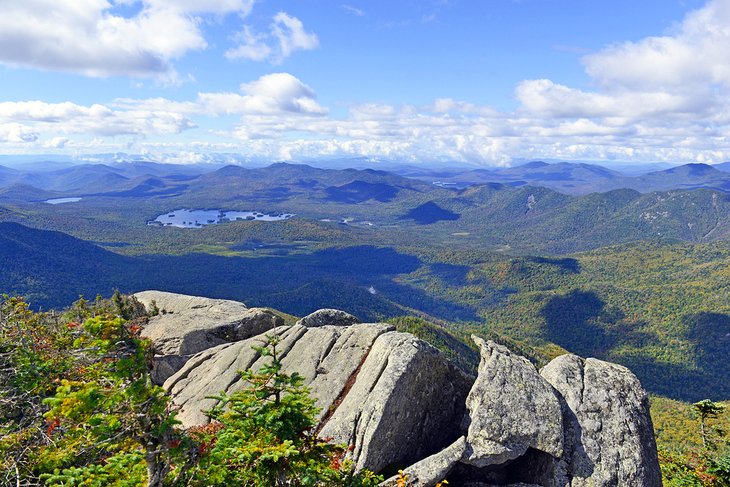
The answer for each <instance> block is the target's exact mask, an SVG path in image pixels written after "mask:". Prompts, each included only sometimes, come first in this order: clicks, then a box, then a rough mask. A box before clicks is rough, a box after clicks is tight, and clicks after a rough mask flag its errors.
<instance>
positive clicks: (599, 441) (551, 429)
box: [140, 291, 661, 487]
mask: <svg viewBox="0 0 730 487" xmlns="http://www.w3.org/2000/svg"><path fill="white" fill-rule="evenodd" d="M155 293H157V292H149V291H148V292H146V293H142V294H141V295H140V296H141V297H144V302H145V303H146V304H149V303H150V301H151V300H152V299H155V300H156V301H157V302H158V303H160V299H162V301H163V302H164V303H166V304H167V305H168V306H169V308H170V309H174V312H173V313H168V314H165V315H161V316H159V317H157V318H152V319H151V320H150V323H149V325H148V329H146V330H145V333H147V336H149V337H150V338H151V339H152V340H153V342H154V343H155V344H156V346H157V347H156V348H157V351H158V356H156V359H155V361H156V363H159V364H163V363H164V364H168V365H169V364H170V363H173V365H174V367H172V368H170V367H168V368H167V369H165V371H166V372H165V374H162V375H159V377H163V375H167V377H165V382H164V387H165V388H166V389H167V390H168V391H169V392H170V394H171V395H172V398H173V404H174V405H175V406H176V407H177V408H178V409H179V416H178V418H179V419H180V420H181V421H182V422H183V426H185V427H189V426H193V425H197V424H202V423H206V422H207V421H208V418H207V416H206V415H205V413H204V412H203V411H205V410H208V409H210V408H212V407H213V406H214V405H215V400H214V399H211V398H210V396H215V395H217V394H219V393H220V392H221V391H225V392H228V393H230V392H233V391H235V390H237V389H240V388H241V387H244V384H243V383H242V382H241V380H240V378H239V373H238V372H239V371H240V370H245V369H258V368H259V367H260V366H261V365H262V364H263V363H264V361H265V360H267V359H266V358H265V357H261V356H259V354H258V353H257V352H256V351H255V350H254V349H253V348H252V347H253V346H254V345H260V344H261V343H262V341H263V340H264V339H265V335H269V336H272V335H273V336H277V337H279V339H280V342H279V345H278V346H277V349H278V351H279V353H280V356H281V361H282V365H283V370H284V371H285V372H287V373H293V372H297V373H299V374H300V375H301V376H303V377H304V380H305V383H306V385H307V386H308V387H310V388H311V391H312V395H313V397H314V398H315V399H316V400H317V405H318V407H320V408H321V412H320V416H319V420H320V424H319V426H318V434H319V435H320V436H321V437H323V438H332V439H333V441H335V442H338V443H344V444H347V445H350V446H351V449H350V453H349V455H350V457H351V459H352V460H353V461H354V462H355V465H356V466H357V468H358V469H363V468H367V469H371V470H374V471H376V472H378V471H382V470H384V469H385V470H389V469H392V468H394V467H398V468H402V467H407V468H406V469H405V472H406V474H407V475H408V483H409V485H414V486H433V485H435V484H436V483H437V482H438V481H440V480H443V479H444V478H448V479H449V482H450V483H449V485H455V486H458V485H470V486H473V487H477V486H489V485H523V486H524V485H529V486H543V487H579V486H605V487H608V486H646V487H654V486H660V485H661V475H660V470H659V464H658V460H657V454H656V446H655V443H654V436H653V428H652V424H651V418H650V417H649V409H648V401H647V397H646V393H645V392H644V390H643V388H642V387H641V384H640V383H639V381H638V380H637V379H636V377H635V376H634V375H633V374H632V373H631V372H630V371H629V370H628V369H626V368H624V367H620V366H617V365H614V364H609V363H606V362H602V361H599V360H595V359H586V360H584V359H582V358H580V357H577V356H574V355H565V356H562V357H558V358H556V359H555V360H553V361H552V362H551V363H550V364H548V365H547V366H546V367H544V368H543V369H542V370H541V371H539V372H538V371H537V370H536V369H535V367H534V366H533V365H532V364H531V363H530V362H529V361H528V360H527V359H525V358H523V357H520V356H517V355H515V354H513V353H512V352H511V351H509V350H508V349H506V348H505V347H502V346H500V345H498V344H495V343H493V342H485V341H483V340H481V339H480V338H478V337H473V339H474V341H475V342H476V344H477V345H478V346H479V348H480V352H481V363H480V365H479V369H478V375H477V377H470V376H468V375H466V374H464V373H463V372H461V371H460V370H459V369H458V368H457V367H455V366H454V365H452V364H451V363H450V362H449V361H448V360H447V359H446V358H445V357H444V356H443V355H442V354H441V353H440V352H439V351H438V350H436V349H435V348H433V347H432V346H430V345H429V344H427V343H425V342H423V341H422V340H419V339H418V338H416V337H414V336H412V335H410V334H407V333H399V332H396V331H395V330H394V329H393V327H392V326H390V325H387V324H382V323H366V324H361V323H357V320H356V319H355V318H354V317H351V316H349V315H344V314H341V312H336V311H335V310H327V311H326V312H319V313H316V314H313V315H312V316H310V317H305V318H304V319H302V320H300V321H299V322H297V324H295V325H284V326H280V325H281V323H282V321H280V319H276V318H278V317H277V316H276V315H275V313H273V312H271V311H267V310H260V311H257V312H256V313H254V314H256V315H257V316H258V318H257V319H252V318H251V316H250V315H251V313H250V310H249V309H247V308H245V306H243V305H242V304H240V303H233V304H232V302H220V300H209V302H206V301H200V299H204V298H196V299H192V298H191V297H186V296H179V295H170V294H169V293H159V296H158V295H157V294H155ZM163 294H164V295H163ZM185 303H188V304H189V306H188V308H186V306H187V305H186V304H185ZM158 306H159V304H158ZM205 309H211V310H215V313H209V314H207V315H206V317H205V318H201V317H198V318H196V319H186V318H185V316H188V315H189V314H190V313H193V314H200V313H201V312H204V310H205ZM224 309H228V311H230V313H227V312H225V311H222V310H224ZM264 312H265V313H264ZM262 313H264V314H262ZM266 313H269V314H266ZM176 319H177V320H180V321H181V324H180V325H179V326H175V320H176ZM183 322H184V326H183ZM162 325H165V326H162ZM161 330H167V331H161ZM171 336H174V337H175V340H174V341H175V343H187V344H188V345H187V347H188V348H185V350H182V349H180V347H177V348H176V347H170V346H169V344H170V343H171V339H170V338H171ZM211 337H213V338H214V339H213V338H211ZM196 348H197V350H199V351H198V353H195V354H192V353H190V352H189V351H190V350H196ZM186 351H188V353H183V352H186ZM170 357H175V358H174V360H172V359H171V358H170ZM156 367H158V369H159V368H160V366H157V365H156ZM173 369H174V370H173ZM160 370H161V369H160ZM408 465H410V466H408ZM383 485H384V486H395V485H397V481H396V479H395V478H392V479H389V480H387V481H385V482H384V483H383Z"/></svg>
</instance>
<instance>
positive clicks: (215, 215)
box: [147, 209, 294, 228]
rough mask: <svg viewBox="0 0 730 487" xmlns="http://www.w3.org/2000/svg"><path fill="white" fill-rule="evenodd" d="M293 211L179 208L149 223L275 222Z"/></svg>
mask: <svg viewBox="0 0 730 487" xmlns="http://www.w3.org/2000/svg"><path fill="white" fill-rule="evenodd" d="M293 216H294V214H293V213H272V214H266V213H261V212H260V211H223V210H186V209H179V210H173V211H170V212H168V213H164V214H162V215H160V216H158V217H157V218H155V219H154V220H153V221H151V222H147V224H148V225H158V226H162V227H178V228H201V227H204V226H205V225H216V224H218V223H225V222H228V221H235V220H260V221H266V222H274V221H279V220H287V219H289V218H291V217H293Z"/></svg>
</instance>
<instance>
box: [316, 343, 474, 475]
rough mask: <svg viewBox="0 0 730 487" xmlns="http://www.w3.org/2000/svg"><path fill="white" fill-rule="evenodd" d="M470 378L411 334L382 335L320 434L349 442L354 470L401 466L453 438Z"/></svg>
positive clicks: (457, 434)
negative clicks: (351, 448)
mask: <svg viewBox="0 0 730 487" xmlns="http://www.w3.org/2000/svg"><path fill="white" fill-rule="evenodd" d="M472 381H473V378H471V377H469V376H467V375H465V374H464V373H463V372H461V371H460V370H459V369H458V368H457V367H456V366H454V365H453V364H451V363H450V362H449V361H448V360H446V359H445V358H444V357H443V355H441V353H440V352H439V351H438V350H436V349H435V348H433V347H432V346H431V345H429V344H427V343H425V342H424V341H422V340H419V339H418V338H416V337H414V336H413V335H410V334H408V333H398V332H391V333H386V334H383V335H381V336H380V337H378V339H377V340H376V341H375V343H374V344H373V347H372V349H371V350H370V353H369V354H368V356H367V359H366V360H365V362H364V363H363V365H362V368H361V370H360V372H359V374H358V376H357V380H356V381H355V383H354V385H353V386H352V388H351V390H350V391H349V392H348V394H347V395H346V396H345V397H344V400H343V401H342V403H341V404H340V405H339V407H338V408H337V409H336V411H335V412H334V414H333V415H332V417H331V418H329V420H328V421H327V422H326V423H325V424H324V426H323V427H322V429H321V432H320V434H321V436H323V437H333V438H335V441H338V442H344V443H346V444H348V445H353V446H354V449H353V450H352V452H351V456H352V458H353V460H354V461H355V463H356V468H357V469H364V468H367V469H370V470H373V471H375V472H378V471H380V470H382V469H383V468H385V467H387V466H389V465H392V464H401V465H402V464H405V465H407V464H409V463H411V462H414V461H417V460H419V459H421V458H423V457H424V456H427V455H430V454H432V453H435V452H437V451H439V450H440V449H442V448H443V447H445V446H447V445H449V444H450V443H452V442H453V441H454V440H455V439H456V438H458V436H459V435H460V434H461V433H460V431H459V426H458V425H459V422H460V420H461V418H462V416H463V414H464V400H465V398H466V395H467V393H468V391H469V388H470V386H471V384H472Z"/></svg>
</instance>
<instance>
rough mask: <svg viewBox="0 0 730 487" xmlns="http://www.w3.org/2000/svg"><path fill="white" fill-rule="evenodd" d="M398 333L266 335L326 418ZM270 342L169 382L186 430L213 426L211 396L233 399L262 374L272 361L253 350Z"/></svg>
mask: <svg viewBox="0 0 730 487" xmlns="http://www.w3.org/2000/svg"><path fill="white" fill-rule="evenodd" d="M392 329H393V327H392V326H391V325H384V324H368V325H358V326H352V327H329V326H325V327H320V328H307V327H304V326H300V325H295V326H282V327H277V328H275V329H272V330H269V331H268V332H267V333H266V335H269V336H276V337H278V338H279V339H280V343H279V344H278V345H277V353H278V354H279V357H280V360H281V362H282V371H283V372H284V373H287V374H291V373H293V372H297V373H299V374H300V375H301V376H302V378H303V379H304V384H305V385H306V386H308V387H310V388H311V395H312V397H313V398H314V399H315V400H316V405H317V407H319V408H320V413H319V418H320V419H322V418H324V416H325V415H326V414H327V413H328V411H329V410H330V408H331V407H332V406H333V404H334V403H335V402H336V400H337V399H338V397H339V395H340V393H341V392H342V391H343V390H344V389H345V386H346V385H347V383H348V381H350V380H351V379H352V377H353V375H355V373H356V371H357V370H358V367H360V365H361V363H362V361H363V360H364V359H365V357H366V356H367V353H368V352H369V350H370V348H371V347H372V345H373V343H374V342H375V339H376V338H377V337H378V336H379V335H381V334H383V333H386V332H388V331H391V330H392ZM264 342H265V336H263V335H260V336H256V337H252V338H249V339H247V340H243V341H239V342H236V343H232V344H224V345H220V346H218V347H215V348H212V349H209V350H206V351H204V352H201V353H199V354H197V355H195V356H193V357H192V358H191V359H190V360H189V361H188V362H187V363H186V364H185V365H184V366H183V367H182V368H181V369H180V370H179V371H178V372H177V373H176V374H175V375H173V376H172V377H170V378H169V379H168V380H167V381H166V382H165V384H164V387H165V389H167V390H169V391H170V393H171V395H172V402H173V405H174V406H176V407H178V408H179V413H178V419H179V420H180V421H182V423H183V426H184V427H189V426H194V425H199V424H205V423H207V422H208V417H207V416H206V415H205V413H204V411H206V410H209V409H211V408H212V407H213V406H215V405H216V404H217V401H216V400H213V399H210V398H208V397H207V396H215V395H218V394H220V393H221V392H225V393H228V394H230V393H232V392H234V391H236V390H239V389H241V388H243V387H244V385H245V384H244V382H243V381H241V379H240V371H242V370H247V369H252V370H258V369H259V368H260V367H261V366H262V365H263V364H264V363H266V361H267V360H268V359H267V358H262V357H261V356H260V355H259V354H258V352H256V351H255V350H254V349H253V347H254V346H261V345H263V344H264Z"/></svg>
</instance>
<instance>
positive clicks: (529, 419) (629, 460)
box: [381, 337, 661, 487]
mask: <svg viewBox="0 0 730 487" xmlns="http://www.w3.org/2000/svg"><path fill="white" fill-rule="evenodd" d="M473 339H474V341H475V342H476V343H477V344H478V345H479V348H480V352H481V363H480V365H479V375H478V377H477V380H476V382H475V383H474V386H473V387H472V389H471V391H470V392H469V396H468V398H467V408H468V414H467V416H466V417H465V419H464V424H463V434H464V436H462V437H461V438H459V439H458V440H457V441H456V442H454V443H453V444H452V445H450V446H449V447H448V448H445V449H444V450H442V451H441V452H438V453H436V454H433V455H431V456H429V457H427V458H424V459H423V460H421V461H419V462H417V463H415V464H413V465H411V466H410V467H408V468H406V469H405V470H404V473H405V475H406V476H407V482H406V484H407V485H409V486H419V487H432V486H434V485H436V483H437V482H439V481H440V480H443V479H444V478H447V479H449V482H450V484H449V485H464V486H467V485H468V486H474V487H488V486H493V485H494V486H497V485H499V486H537V487H588V486H591V487H593V486H596V487H618V486H641V487H659V486H660V485H661V472H660V470H659V463H658V460H657V451H656V445H655V442H654V431H653V428H652V424H651V418H650V416H649V408H648V401H647V396H646V393H645V392H644V390H643V388H642V387H641V384H640V383H639V381H638V379H636V377H635V376H634V375H633V374H632V373H631V372H630V371H629V370H628V369H626V368H625V367H621V366H619V365H615V364H610V363H607V362H603V361H600V360H596V359H587V360H584V359H581V358H580V357H577V356H575V355H564V356H561V357H558V358H556V359H555V360H553V361H552V362H551V363H550V364H548V365H547V366H546V367H544V368H543V369H542V370H541V371H540V373H539V374H538V372H537V370H536V369H535V367H534V366H533V365H532V364H531V363H530V362H529V361H527V360H526V359H524V358H522V357H519V356H516V355H514V354H512V353H511V352H510V351H509V350H508V349H506V348H505V347H502V346H500V345H497V344H495V343H493V342H485V341H483V340H481V339H479V338H478V337H473ZM397 482H398V480H397V477H392V478H390V479H388V480H387V481H385V482H383V483H382V484H381V485H382V487H395V486H396V485H398V483H397Z"/></svg>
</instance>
